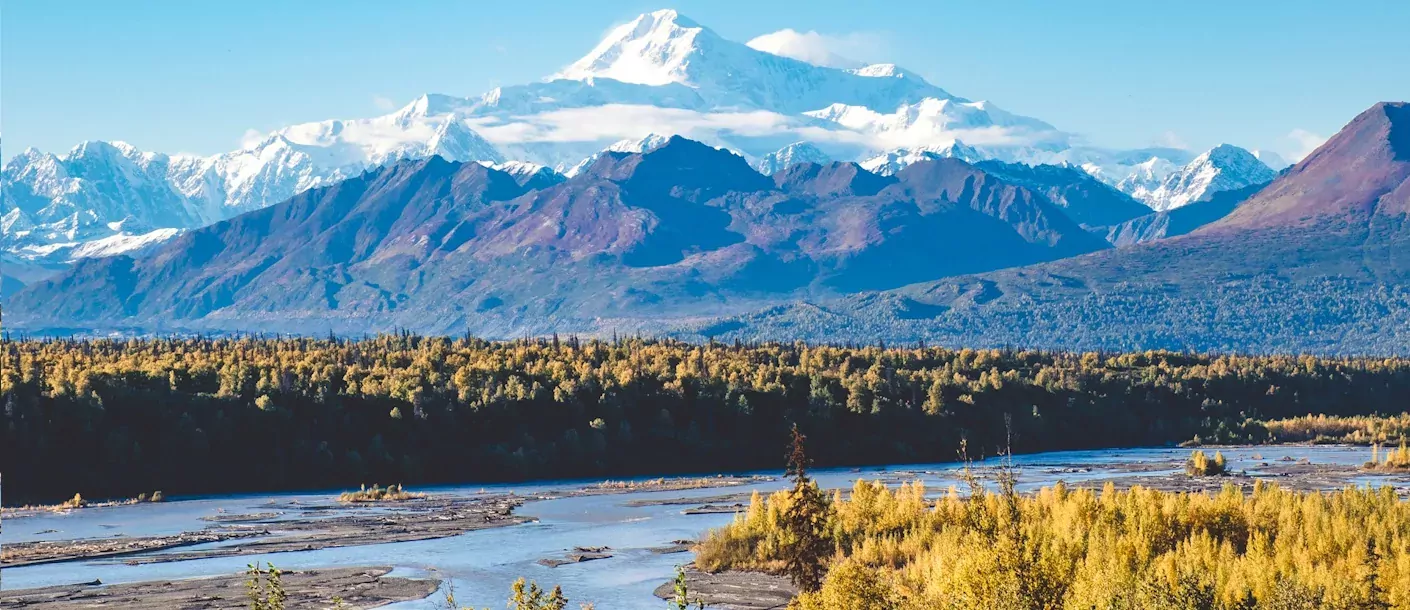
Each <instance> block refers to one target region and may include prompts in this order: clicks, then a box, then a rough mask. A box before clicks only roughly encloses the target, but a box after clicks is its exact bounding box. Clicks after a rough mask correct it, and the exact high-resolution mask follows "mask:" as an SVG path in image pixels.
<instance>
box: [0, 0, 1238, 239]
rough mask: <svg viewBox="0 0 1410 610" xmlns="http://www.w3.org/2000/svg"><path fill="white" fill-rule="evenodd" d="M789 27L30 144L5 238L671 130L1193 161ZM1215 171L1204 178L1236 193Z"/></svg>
mask: <svg viewBox="0 0 1410 610" xmlns="http://www.w3.org/2000/svg"><path fill="white" fill-rule="evenodd" d="M775 34H776V35H770V36H766V37H761V38H763V40H762V41H761V40H759V39H756V40H754V41H751V44H743V43H739V42H734V41H731V40H727V39H725V38H723V37H721V36H720V35H718V34H717V33H716V32H714V31H713V30H711V29H709V28H708V27H705V26H703V25H701V24H699V23H696V22H694V21H692V20H690V19H689V18H687V17H685V16H682V15H680V14H679V13H677V12H675V11H671V10H662V11H656V12H653V13H648V14H643V15H641V16H639V17H637V18H636V19H634V20H633V21H631V22H629V23H627V24H623V25H621V26H618V27H616V28H614V29H613V30H612V31H611V32H610V33H609V34H608V35H607V36H606V37H605V38H603V40H602V41H601V42H600V43H599V44H598V45H597V46H596V47H594V48H593V49H592V50H591V51H590V52H589V53H588V54H586V55H585V56H583V57H582V58H580V59H578V60H577V61H575V62H572V63H571V64H570V65H568V66H567V67H566V68H564V69H563V70H562V71H560V72H559V73H558V74H555V75H553V76H550V77H549V78H548V79H546V80H545V81H542V82H533V83H528V84H523V85H514V86H506V87H497V88H495V89H492V90H490V91H488V92H485V93H484V94H482V95H479V96H474V97H455V96H448V95H425V96H422V97H420V98H418V99H416V100H415V101H413V102H412V103H410V104H408V105H407V106H405V107H403V108H401V109H399V110H397V111H395V112H392V113H390V114H387V115H383V116H379V117H373V118H366V119H353V120H328V121H319V122H313V123H304V124H300V125H293V126H289V127H286V128H283V129H280V130H278V131H275V132H273V133H270V134H268V135H267V136H265V137H263V138H259V139H257V140H255V141H252V142H249V143H248V144H247V145H245V146H242V147H241V148H240V149H239V150H235V151H231V152H227V153H223V154H219V155H214V156H210V157H194V156H180V155H173V156H169V155H164V154H160V153H152V152H143V151H138V150H136V149H134V148H132V147H130V146H127V145H125V144H121V143H111V144H109V143H103V142H90V143H85V144H83V145H80V146H79V147H78V148H75V149H74V150H73V151H71V152H70V153H68V154H66V155H64V156H56V155H49V154H45V153H40V152H38V151H26V152H25V153H22V154H21V155H19V156H17V157H15V158H14V159H11V160H10V162H9V163H7V164H6V165H5V167H4V171H3V172H0V191H3V197H0V250H4V251H10V252H20V251H21V249H24V248H30V247H31V246H41V247H42V246H46V245H55V244H74V243H82V242H86V241H92V240H99V239H106V238H110V237H119V236H121V237H123V238H124V239H123V240H118V241H120V242H122V243H128V242H129V241H131V239H130V238H133V237H135V236H140V235H147V234H149V233H151V232H152V231H155V230H157V229H185V228H192V227H197V226H202V225H205V224H209V223H212V222H215V221H218V220H222V219H225V218H230V217H231V216H233V215H235V214H238V213H241V212H245V211H249V210H253V209H257V208H261V207H264V206H268V205H271V204H274V203H277V202H279V201H282V200H284V199H287V198H288V197H291V196H293V195H295V194H297V193H299V192H302V191H305V190H307V189H310V188H315V187H319V186H323V185H327V184H332V183H335V182H337V181H340V180H343V179H346V178H348V177H352V176H356V175H358V174H360V173H362V172H364V171H366V170H368V169H370V168H373V167H377V166H379V165H383V164H386V163H388V162H391V161H394V160H397V159H408V158H423V157H427V156H430V155H441V156H443V157H445V158H447V159H450V160H456V161H468V160H476V161H485V162H488V163H491V164H502V163H504V162H505V161H506V160H507V159H513V160H515V161H522V162H526V163H533V164H536V165H540V166H544V170H542V171H539V170H535V171H536V172H538V173H535V174H534V176H537V177H532V178H531V177H529V176H528V175H527V174H526V175H522V176H519V177H518V178H516V179H524V180H529V179H533V180H541V179H542V180H546V181H549V182H551V181H552V180H553V179H555V177H554V175H553V174H552V172H557V173H559V174H564V175H568V176H571V175H573V174H575V173H576V172H577V171H579V170H580V169H581V168H582V167H586V165H587V164H590V163H591V162H592V161H593V160H595V159H596V158H597V155H598V154H599V151H602V150H603V149H604V148H606V149H609V150H613V149H615V150H624V151H640V150H646V149H649V148H651V147H654V145H655V144H659V142H662V141H664V140H665V137H664V136H670V135H683V136H686V137H689V138H692V139H695V140H698V141H702V142H705V143H708V144H710V145H711V146H716V147H722V148H728V149H730V150H732V151H734V152H737V153H739V154H741V155H742V156H744V157H745V158H746V159H748V160H750V161H752V162H754V163H755V164H756V166H759V167H765V166H766V165H768V164H777V163H778V162H779V157H778V155H779V153H781V152H783V150H781V149H786V148H787V147H789V146H790V145H794V146H801V144H798V143H806V144H808V145H809V146H811V147H813V148H814V149H815V150H816V151H818V152H820V151H826V156H827V157H829V158H833V159H839V160H857V161H863V160H864V161H865V162H867V163H869V164H870V167H871V168H873V169H876V170H877V171H882V172H894V171H899V169H901V168H903V167H905V166H906V165H908V164H910V163H912V162H914V161H915V160H920V159H925V158H936V157H959V158H961V159H967V160H979V159H982V158H994V159H1000V160H1003V161H1007V162H1023V163H1028V164H1039V163H1050V164H1071V165H1073V166H1078V167H1082V168H1083V169H1085V170H1087V171H1088V172H1089V173H1092V175H1094V176H1096V177H1098V178H1099V179H1101V180H1103V181H1104V182H1106V183H1108V184H1111V185H1113V186H1117V187H1118V188H1120V189H1121V190H1123V191H1124V192H1127V193H1129V194H1132V195H1134V196H1136V197H1137V198H1138V199H1142V200H1143V201H1149V200H1150V199H1151V198H1153V197H1157V195H1156V194H1155V193H1156V192H1157V191H1159V190H1160V189H1161V188H1163V187H1164V182H1165V180H1166V179H1167V178H1168V177H1169V176H1170V175H1172V174H1174V173H1175V172H1176V170H1177V169H1178V168H1179V167H1180V166H1181V165H1184V164H1185V163H1187V162H1188V161H1189V158H1188V155H1187V154H1186V153H1185V152H1184V151H1173V150H1169V149H1159V150H1156V149H1152V150H1146V151H1127V152H1123V151H1110V150H1103V149H1098V148H1092V147H1075V146H1073V145H1072V143H1071V140H1072V138H1071V137H1070V136H1069V135H1068V134H1066V133H1064V132H1061V131H1059V130H1058V129H1056V128H1054V127H1053V126H1052V125H1049V124H1048V123H1045V122H1043V121H1040V120H1038V119H1034V118H1029V117H1024V116H1019V115H1016V114H1013V113H1010V112H1006V111H1004V110H1002V109H1000V108H998V107H996V106H994V105H993V104H992V103H989V102H985V101H970V100H967V99H964V98H960V97H956V96H954V95H951V94H950V93H949V92H947V91H945V90H944V89H941V88H939V87H936V86H935V85H932V84H930V83H928V82H926V81H925V79H923V78H921V77H919V76H917V75H916V74H914V73H913V72H910V71H908V70H904V69H902V68H900V67H897V66H895V65H893V64H870V65H863V63H862V62H854V61H850V60H845V58H836V57H819V56H810V55H806V54H803V53H800V52H799V51H798V49H797V48H796V47H797V46H798V45H797V44H795V43H796V42H798V41H799V40H801V39H800V37H806V36H807V35H808V34H798V33H797V32H793V33H792V34H787V35H784V33H782V32H778V33H775ZM800 57H802V58H806V59H809V60H811V61H812V62H815V63H809V61H803V60H800V59H799V58H800ZM819 64H825V65H819ZM653 134H661V135H653ZM961 141H962V142H963V144H962V143H960V142H961ZM614 142H615V144H614ZM803 152H804V150H803V149H801V148H799V149H797V150H795V151H794V152H793V153H791V154H792V155H795V156H799V157H800V158H801V157H805V156H807V155H804V154H803ZM809 154H812V152H809ZM771 155H773V157H772V160H770V156H771ZM788 162H791V161H788ZM526 167H527V166H526ZM547 168H552V170H548V169H547ZM544 172H548V173H544ZM1207 182H1208V184H1209V186H1207V187H1205V188H1206V190H1207V189H1208V188H1222V186H1221V184H1223V183H1222V182H1221V181H1219V180H1215V179H1213V178H1210V179H1209V180H1207ZM1233 182H1239V181H1238V180H1234V181H1233ZM1198 183H1199V181H1198V180H1194V179H1193V178H1192V179H1191V182H1190V184H1188V185H1186V186H1185V187H1183V188H1195V189H1197V188H1200V187H1199V184H1198ZM1175 186H1176V185H1172V186H1171V187H1170V188H1175ZM1168 191H1169V189H1167V191H1166V192H1168ZM1159 196H1160V197H1166V198H1171V197H1173V196H1170V195H1165V194H1162V195H1159ZM114 223H121V226H122V228H121V229H114V228H112V227H113V226H114ZM25 251H27V252H34V251H35V250H33V249H30V250H25ZM60 251H63V252H68V251H70V250H62V249H58V250H54V252H60Z"/></svg>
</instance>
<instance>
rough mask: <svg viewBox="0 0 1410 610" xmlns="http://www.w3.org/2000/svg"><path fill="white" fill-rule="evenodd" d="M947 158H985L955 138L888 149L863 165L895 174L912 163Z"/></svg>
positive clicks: (888, 174)
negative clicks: (919, 145) (924, 145)
mask: <svg viewBox="0 0 1410 610" xmlns="http://www.w3.org/2000/svg"><path fill="white" fill-rule="evenodd" d="M946 158H953V159H959V160H961V161H964V162H966V163H975V162H978V161H980V160H982V159H984V155H983V154H982V153H980V152H979V151H978V150H977V149H975V148H974V147H972V146H968V145H966V144H965V143H964V142H961V141H959V140H955V141H953V142H950V143H949V144H946V145H944V146H929V147H918V148H898V149H895V150H891V151H887V152H884V153H881V154H879V155H877V156H875V157H872V158H870V159H867V160H865V161H862V162H861V166H862V168H863V169H865V170H867V171H869V172H871V173H873V174H880V175H882V176H894V175H895V174H896V173H897V172H899V171H901V170H903V169H905V168H906V167H908V166H910V165H912V164H915V163H920V162H921V161H933V160H936V159H946Z"/></svg>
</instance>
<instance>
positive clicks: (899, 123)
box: [803, 98, 1066, 147]
mask: <svg viewBox="0 0 1410 610" xmlns="http://www.w3.org/2000/svg"><path fill="white" fill-rule="evenodd" d="M803 114H804V115H806V116H810V117H813V118H818V119H823V120H826V121H831V122H834V123H837V124H839V125H842V126H844V127H847V128H849V129H853V130H856V131H860V132H864V133H868V134H872V135H874V136H876V137H877V139H878V140H879V141H880V142H882V143H885V144H889V145H891V146H910V147H920V146H925V145H927V144H933V143H934V142H936V141H937V140H940V139H946V138H948V139H954V138H956V137H957V136H964V138H965V139H968V140H973V141H976V142H979V143H983V144H986V145H991V146H995V147H1006V146H1023V145H1032V144H1036V143H1038V142H1041V141H1043V140H1045V139H1056V140H1059V141H1065V139H1066V137H1065V134H1061V133H1060V132H1058V131H1057V130H1056V129H1055V128H1053V126H1052V125H1049V124H1047V123H1044V122H1042V121H1039V120H1037V119H1032V118H1028V117H1023V116H1018V115H1016V114H1012V113H1009V112H1006V111H1004V110H1000V109H999V108H997V107H995V106H994V105H993V104H991V103H989V102H968V101H963V100H957V99H936V98H927V99H924V100H921V101H919V102H916V103H914V104H902V105H901V106H898V107H896V109H895V111H894V112H889V113H882V112H876V111H874V110H872V109H870V108H866V107H862V106H849V105H847V104H831V105H829V106H827V107H826V108H822V109H820V110H814V111H809V112H805V113H803Z"/></svg>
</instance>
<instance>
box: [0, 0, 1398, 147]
mask: <svg viewBox="0 0 1410 610" xmlns="http://www.w3.org/2000/svg"><path fill="white" fill-rule="evenodd" d="M659 8H675V9H677V10H679V11H680V12H681V13H682V14H684V15H686V16H689V17H690V18H692V19H694V20H695V21H698V22H700V23H702V24H704V25H706V26H709V27H711V28H712V29H714V30H715V31H716V32H718V33H720V34H721V35H723V36H725V37H726V38H730V39H734V40H738V41H740V42H744V41H747V40H749V39H750V38H753V37H755V36H758V35H761V34H765V33H768V32H772V31H775V30H779V29H782V28H793V29H795V30H799V31H817V32H820V33H822V34H824V35H826V37H827V39H829V40H832V41H834V42H835V45H836V46H837V49H836V50H837V51H838V52H839V53H841V54H843V55H847V56H851V57H855V58H856V59H861V60H865V61H869V62H880V61H889V62H893V63H897V64H900V65H901V66H903V67H906V68H908V69H910V70H913V71H915V72H917V73H919V74H920V75H922V76H924V77H925V78H926V79H928V80H930V81H931V82H933V83H935V84H936V85H939V86H941V87H943V88H945V89H947V90H949V91H950V92H951V93H954V94H956V95H960V96H964V97H968V98H971V99H984V100H989V101H992V102H994V103H995V104H998V105H999V106H1001V107H1003V108H1006V109H1008V110H1011V111H1014V112H1018V113H1020V114H1026V115H1029V116H1033V117H1037V118H1040V119H1043V120H1045V121H1047V122H1049V123H1052V124H1053V125H1055V126H1057V127H1058V128H1059V129H1062V130H1065V131H1069V132H1073V133H1077V134H1080V135H1081V136H1083V137H1085V138H1086V139H1087V140H1088V141H1089V142H1091V143H1093V144H1098V145H1103V146H1113V147H1136V146H1144V145H1152V144H1177V145H1183V146H1185V147H1188V148H1192V149H1203V148H1208V147H1210V146H1213V145H1216V144H1219V143H1222V142H1228V143H1232V144H1237V145H1241V146H1244V147H1247V148H1251V149H1252V148H1262V149H1271V150H1274V151H1277V152H1280V153H1283V154H1285V155H1288V156H1295V155H1296V154H1297V153H1299V152H1301V151H1302V150H1303V147H1304V146H1306V145H1307V143H1308V142H1309V141H1314V139H1315V137H1316V136H1321V137H1325V136H1327V135H1330V134H1331V133H1334V132H1335V131H1336V130H1337V129H1339V128H1340V127H1341V126H1342V125H1343V124H1345V123H1346V121H1348V120H1349V119H1350V118H1351V117H1352V116H1354V115H1355V114H1356V113H1357V112H1360V111H1361V110H1364V109H1365V108H1366V107H1367V106H1370V105H1371V104H1372V103H1374V102H1377V101H1382V100H1407V99H1410V43H1407V42H1406V41H1407V32H1410V2H1407V1H1405V0H1395V1H1391V0H1386V1H1359V2H1358V1H1348V2H1336V3H1333V2H1326V1H1325V0H1317V1H1301V0H1292V1H1287V0H1285V1H1279V2H1261V1H1240V0H1218V1H1207V0H1182V1H1179V2H1145V1H1131V2H1114V1H1090V2H1055V1H1046V0H1045V1H1037V0H1035V1H1032V2H973V1H966V2H952V1H946V0H891V1H887V2H856V1H842V0H809V1H791V0H790V1H782V0H769V1H767V2H760V1H759V0H699V1H696V0H683V1H678V2H669V3H668V2H663V1H657V2H644V1H637V0H623V1H607V0H592V1H589V2H583V1H581V0H573V1H559V0H554V1H531V2H500V1H495V2H485V1H451V0H415V1H411V2H395V3H394V2H365V1H355V0H339V1H331V0H297V1H278V2H276V1H274V0H267V1H252V2H204V1H190V0H180V1H177V0H141V1H137V0H131V1H129V0H88V1H72V2H68V1H60V0H0V130H3V136H4V146H5V151H4V156H5V157H6V158H8V157H10V156H13V155H14V154H15V153H17V152H19V151H20V150H21V149H23V148H25V147H28V146H36V147H38V148H40V149H43V150H47V151H53V152H61V151H65V150H67V149H69V148H71V147H72V146H73V145H75V144H77V143H78V142H80V141H82V140H88V139H104V140H125V141H128V142H131V143H132V144H134V145H136V146H138V147H139V148H142V149H146V150H157V151H162V152H170V153H175V152H190V153H200V154H214V153H218V152H223V151H226V150H230V149H233V148H236V147H237V146H238V143H239V142H240V140H241V138H242V136H243V135H244V134H245V133H246V131H248V130H251V129H254V130H257V131H260V132H265V131H270V130H273V129H276V128H278V127H281V126H284V125H287V124H291V123H297V122H304V121H314V120H322V119H328V118H358V117H367V116H375V115H379V114H384V113H385V112H386V111H387V109H389V108H391V107H394V106H401V105H403V104H405V103H406V102H408V101H410V100H411V99H413V98H414V97H416V96H418V95H420V94H422V93H427V92H437V93H448V94H456V95H476V94H479V93H482V92H484V91H485V90H486V89H489V88H491V87H494V86H496V85H501V84H504V85H511V84H517V83H522V82H528V81H533V80H538V79H541V78H542V77H544V76H546V75H548V74H550V73H553V72H554V71H556V70H558V69H559V68H562V67H563V66H565V65H567V64H568V63H571V62H572V61H573V60H574V59H576V58H578V57H580V56H581V55H583V54H585V53H586V52H587V51H588V50H590V49H591V48H592V47H593V45H594V44H595V43H596V42H597V41H598V39H599V38H600V37H601V36H602V35H603V34H604V33H605V32H606V31H607V30H608V29H610V27H611V26H612V25H614V24H618V23H622V22H625V21H627V20H629V19H631V18H632V17H634V16H635V15H637V14H639V13H642V12H647V11H650V10H655V9H659Z"/></svg>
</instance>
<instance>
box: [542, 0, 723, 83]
mask: <svg viewBox="0 0 1410 610" xmlns="http://www.w3.org/2000/svg"><path fill="white" fill-rule="evenodd" d="M702 36H703V37H714V32H710V31H709V30H707V29H706V28H704V27H701V26H700V25H699V24H697V23H695V22H694V21H692V20H690V19H689V18H686V17H684V16H682V15H680V14H679V13H677V12H676V11H674V10H670V9H666V10H659V11H655V12H652V13H646V14H644V15H641V16H639V17H637V18H636V19H634V20H632V21H631V22H628V23H625V24H623V25H620V26H617V27H616V28H615V29H613V30H612V31H611V32H610V33H608V34H607V36H606V37H605V38H603V39H602V42H599V43H598V45H597V47H596V48H594V49H593V50H592V51H591V52H589V53H588V54H587V55H585V56H583V58H582V59H579V60H578V61H575V62H573V64H572V65H570V66H568V67H567V68H564V69H563V71H562V72H559V73H557V74H555V75H553V76H551V77H549V79H550V80H556V79H566V80H584V79H588V78H593V77H597V78H610V79H613V80H619V81H622V82H624V83H636V84H640V85H665V84H667V83H689V81H690V76H689V74H688V73H687V68H688V67H689V63H690V58H691V56H692V55H693V54H695V53H696V52H697V51H698V46H697V38H700V37H702Z"/></svg>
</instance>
